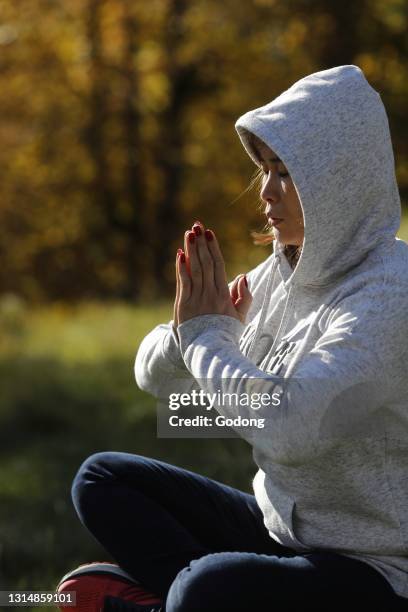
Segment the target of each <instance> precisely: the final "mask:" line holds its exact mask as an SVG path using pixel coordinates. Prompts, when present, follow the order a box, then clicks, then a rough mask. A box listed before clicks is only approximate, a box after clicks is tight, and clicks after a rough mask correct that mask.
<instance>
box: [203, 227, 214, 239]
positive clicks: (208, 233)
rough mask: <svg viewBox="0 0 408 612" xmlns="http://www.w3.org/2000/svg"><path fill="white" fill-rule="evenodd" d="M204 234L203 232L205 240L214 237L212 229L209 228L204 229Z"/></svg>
mask: <svg viewBox="0 0 408 612" xmlns="http://www.w3.org/2000/svg"><path fill="white" fill-rule="evenodd" d="M204 234H205V237H206V238H207V240H209V241H211V240H212V239H213V238H214V236H213V233H212V231H211V230H209V229H206V230H205V232H204Z"/></svg>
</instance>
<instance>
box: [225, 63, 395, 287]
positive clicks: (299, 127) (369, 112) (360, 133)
mask: <svg viewBox="0 0 408 612" xmlns="http://www.w3.org/2000/svg"><path fill="white" fill-rule="evenodd" d="M235 128H236V130H237V132H238V135H239V137H240V139H241V141H242V143H243V145H244V147H245V149H246V151H247V152H248V154H249V156H250V157H251V159H252V160H253V161H254V162H255V164H256V165H259V163H258V160H257V157H256V154H255V151H254V150H253V149H252V147H251V145H250V142H249V140H248V137H247V133H246V131H249V132H252V133H253V134H255V135H256V136H258V138H260V139H261V140H263V141H264V142H265V143H266V144H267V145H268V146H269V147H270V148H271V149H273V150H274V151H275V153H276V154H277V155H278V156H279V157H280V159H281V160H282V161H283V163H284V164H285V166H286V168H287V169H288V172H289V173H290V175H291V177H292V180H293V182H294V185H295V187H296V191H297V193H298V196H299V200H300V203H301V206H302V210H303V217H304V225H305V236H304V241H303V248H302V254H301V257H300V259H299V261H298V263H297V266H296V268H295V270H294V272H293V274H292V278H291V280H292V281H293V282H295V283H298V284H302V285H316V286H320V285H327V284H329V283H331V282H333V281H335V280H336V279H337V278H339V277H341V276H342V275H343V274H345V273H347V272H348V271H349V270H351V269H352V268H353V267H355V266H357V265H359V264H360V263H361V262H362V261H363V259H364V258H365V257H366V255H367V254H368V253H369V252H370V251H371V250H372V249H373V248H375V247H376V246H378V245H379V244H381V245H383V246H384V247H385V245H386V244H387V243H388V244H389V243H390V241H393V240H395V235H396V232H397V231H398V229H399V226H400V221H401V202H400V197H399V193H398V186H397V181H396V176H395V167H394V155H393V150H392V142H391V136H390V130H389V125H388V119H387V115H386V112H385V108H384V105H383V103H382V101H381V97H380V95H379V94H378V93H377V92H376V91H375V90H374V89H373V88H372V87H371V85H370V84H369V83H368V82H367V80H366V78H365V76H364V74H363V72H362V70H361V69H360V68H359V67H358V66H354V65H347V66H337V67H335V68H330V69H329V70H322V71H320V72H315V73H313V74H310V75H308V76H306V77H304V78H302V79H300V80H299V81H297V82H296V83H294V84H293V85H292V86H291V87H290V88H289V89H287V90H286V91H284V92H283V93H282V94H281V95H279V96H278V97H277V98H275V99H274V100H272V102H269V103H268V104H266V105H264V106H261V107H260V108H257V109H254V110H251V111H248V112H247V113H245V114H244V115H242V116H241V117H240V118H239V119H238V120H237V122H236V124H235ZM281 246H282V245H281ZM278 248H279V245H278Z"/></svg>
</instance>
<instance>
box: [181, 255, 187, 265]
mask: <svg viewBox="0 0 408 612" xmlns="http://www.w3.org/2000/svg"><path fill="white" fill-rule="evenodd" d="M180 261H181V263H186V256H185V253H181V255H180Z"/></svg>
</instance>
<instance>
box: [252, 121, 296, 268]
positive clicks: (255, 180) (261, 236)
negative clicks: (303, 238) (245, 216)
mask: <svg viewBox="0 0 408 612" xmlns="http://www.w3.org/2000/svg"><path fill="white" fill-rule="evenodd" d="M245 135H246V136H247V139H248V142H249V144H250V146H251V147H252V148H253V149H255V150H256V140H258V139H257V137H256V136H255V134H253V133H252V132H249V131H248V130H245ZM262 177H263V171H262V168H258V169H257V170H255V173H254V174H253V176H252V179H251V182H250V184H249V186H248V189H247V191H248V190H251V189H253V188H256V190H257V192H258V196H259V203H258V207H257V208H258V210H260V211H262V209H263V208H264V206H265V203H264V201H263V200H262V199H261V197H260V194H261V188H262ZM250 235H251V237H252V238H253V239H254V240H253V243H254V244H255V245H256V246H266V245H268V244H270V243H271V242H273V241H274V240H275V236H274V235H273V231H272V228H270V227H269V225H268V224H267V223H266V224H265V225H264V227H263V228H262V231H260V232H257V231H255V230H252V231H251V232H250ZM283 252H284V254H285V256H286V258H287V259H288V261H289V264H290V266H291V268H292V269H294V268H295V267H296V264H297V262H298V261H299V258H300V255H301V253H302V245H299V246H297V245H296V244H287V245H285V248H284V251H283Z"/></svg>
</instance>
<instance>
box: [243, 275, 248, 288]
mask: <svg viewBox="0 0 408 612" xmlns="http://www.w3.org/2000/svg"><path fill="white" fill-rule="evenodd" d="M244 281H245V287H248V281H247V277H246V276H244Z"/></svg>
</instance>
